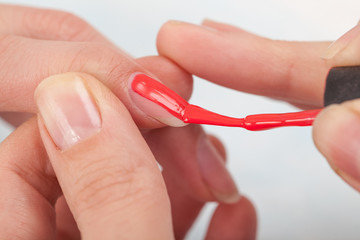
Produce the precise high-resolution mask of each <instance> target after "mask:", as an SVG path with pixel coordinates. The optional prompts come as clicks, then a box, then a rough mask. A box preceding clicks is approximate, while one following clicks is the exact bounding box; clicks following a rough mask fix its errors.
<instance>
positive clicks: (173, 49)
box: [157, 21, 330, 107]
mask: <svg viewBox="0 0 360 240" xmlns="http://www.w3.org/2000/svg"><path fill="white" fill-rule="evenodd" d="M203 25H204V26H196V25H192V24H187V23H181V22H174V21H170V22H168V23H166V24H165V25H164V26H163V27H162V28H161V30H160V32H159V35H158V41H157V46H158V51H159V53H160V55H163V56H166V57H168V58H170V59H172V60H174V61H175V62H177V63H178V64H179V65H180V66H181V67H183V68H184V69H185V70H187V71H188V72H190V73H193V74H195V75H197V76H199V77H201V78H205V79H207V80H209V81H211V82H214V83H217V84H220V85H223V86H225V87H229V88H233V89H236V90H240V91H244V92H248V93H254V94H259V95H263V96H268V97H273V98H277V99H283V100H286V101H289V102H292V103H296V104H299V105H312V106H314V107H315V106H317V107H318V106H322V101H323V100H322V97H323V92H324V85H325V78H326V74H327V72H328V70H329V68H330V66H329V63H327V62H326V61H324V60H322V59H321V58H320V56H321V54H322V53H323V52H324V51H325V49H326V48H327V47H328V45H329V43H328V42H287V41H275V40H270V39H266V38H262V37H259V36H257V35H254V34H251V33H248V32H246V31H244V30H241V29H238V28H236V27H232V26H229V25H225V24H220V23H216V22H212V21H205V22H204V23H203Z"/></svg>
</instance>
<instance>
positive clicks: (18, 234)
mask: <svg viewBox="0 0 360 240" xmlns="http://www.w3.org/2000/svg"><path fill="white" fill-rule="evenodd" d="M0 15H1V22H0V35H1V38H0V52H1V55H0V66H1V69H3V71H1V72H0V89H1V94H0V112H1V115H2V116H3V117H4V118H5V119H7V120H8V121H9V122H11V123H13V124H14V125H18V124H20V123H21V122H22V121H23V120H24V119H25V118H23V117H24V114H23V113H24V112H27V113H30V114H34V113H38V112H40V114H39V116H40V117H39V119H38V120H37V119H36V117H35V118H32V119H30V120H28V121H27V122H26V123H24V124H23V125H21V126H20V127H19V128H18V129H16V130H15V132H14V133H13V134H11V135H10V136H9V137H8V138H7V139H6V140H5V141H4V142H2V143H1V145H0V152H1V158H2V159H1V161H0V193H1V194H0V195H1V197H0V207H1V211H0V236H2V237H4V238H5V239H11V238H17V239H51V238H54V237H55V236H57V237H58V238H59V239H78V238H80V232H81V234H82V237H83V238H84V239H90V238H91V239H92V238H94V239H99V238H101V239H119V238H128V239H131V238H134V239H139V238H140V239H169V238H170V239H171V238H172V237H173V236H175V238H177V239H181V238H183V237H184V236H185V235H186V233H187V231H188V230H189V228H190V227H191V226H192V224H193V222H194V221H195V219H196V218H197V216H198V213H199V212H200V210H201V209H202V207H203V206H204V204H205V203H206V202H208V201H217V202H219V203H220V204H219V206H218V208H217V210H216V211H215V213H214V216H213V218H212V220H211V224H210V226H209V230H208V233H207V238H208V239H211V238H212V239H218V236H219V235H220V236H222V239H233V238H237V239H251V238H254V237H255V233H256V216H255V211H254V208H253V206H252V204H251V203H250V202H249V201H248V200H247V199H246V198H245V197H241V198H240V195H239V192H238V190H237V188H236V186H235V183H234V181H233V180H232V178H231V176H230V174H229V173H228V171H227V170H226V167H225V163H224V161H225V157H226V156H225V151H224V148H223V146H222V144H221V142H220V141H219V140H218V139H217V138H215V137H213V136H208V135H207V134H206V133H205V132H204V131H203V130H202V128H201V127H200V126H195V125H191V126H186V127H183V128H170V127H166V126H167V125H171V126H180V125H182V123H179V121H178V120H177V119H176V118H174V117H173V116H172V115H170V114H167V113H166V112H165V113H164V112H161V111H158V109H157V108H156V106H155V105H154V104H151V103H147V102H146V101H138V100H139V99H138V97H137V96H136V94H135V95H134V93H133V92H132V90H131V89H129V87H128V86H129V83H130V82H131V79H132V77H133V76H134V74H136V73H139V72H142V73H145V74H148V75H150V76H152V77H154V78H157V79H159V80H161V81H162V82H164V84H166V85H167V86H169V87H170V88H172V89H173V90H175V91H176V92H178V93H179V94H180V95H182V96H183V97H184V98H189V96H190V94H191V89H192V85H191V83H192V79H191V77H190V75H189V74H187V73H186V72H185V71H183V70H182V69H181V68H180V67H178V66H177V65H175V64H174V63H173V62H172V61H170V60H168V59H166V58H164V57H144V58H140V59H133V58H131V57H130V56H128V55H126V54H125V53H124V52H123V51H121V50H119V49H118V48H117V47H115V46H114V45H113V44H112V43H111V42H109V41H108V40H107V39H106V38H105V37H103V36H102V35H101V34H100V33H98V32H97V31H96V30H95V29H93V28H92V27H91V26H89V25H88V24H87V23H86V22H84V21H83V20H81V19H79V18H77V17H75V16H74V15H71V14H69V13H64V12H59V11H53V10H43V9H34V8H27V7H19V6H9V5H0ZM65 72H73V73H67V74H63V73H65ZM74 72H75V73H74ZM80 72H81V73H80ZM57 74H61V75H57ZM54 75H55V76H54ZM50 76H52V77H50ZM44 79H46V80H45V81H44V82H43V83H41V82H42V81H43V80H44ZM40 83H41V84H40ZM39 84H40V86H39V87H38V89H37V91H36V95H35V100H34V91H35V89H36V88H37V86H38V85H39ZM134 98H137V101H134ZM9 112H10V113H9ZM19 113H21V114H19ZM27 116H28V115H26V117H27ZM38 123H39V126H40V127H39V128H38V127H37V124H38ZM39 131H40V132H41V137H42V138H40V135H39ZM139 132H141V133H142V134H140V133H139ZM43 143H44V144H43ZM44 145H45V148H46V151H45V149H44ZM149 148H150V149H151V152H150V150H149ZM48 155H49V157H50V162H49V160H48ZM154 156H155V158H154ZM155 159H156V160H157V162H158V163H160V165H161V166H162V168H163V171H162V172H160V171H159V169H158V167H157V165H156V162H155ZM165 187H166V188H165ZM62 194H63V195H62ZM169 200H170V201H169ZM67 203H68V204H69V207H70V209H69V207H68V205H67ZM170 205H171V208H170V207H169V206H170ZM73 216H74V218H75V220H74V219H73ZM55 220H56V221H55ZM78 228H79V229H80V232H79V229H78ZM160 228H161V229H160ZM127 234H128V235H127ZM99 236H101V237H99Z"/></svg>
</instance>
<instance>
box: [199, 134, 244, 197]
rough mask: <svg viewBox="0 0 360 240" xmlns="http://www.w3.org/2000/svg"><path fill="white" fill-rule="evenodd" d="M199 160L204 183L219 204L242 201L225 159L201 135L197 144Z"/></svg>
mask: <svg viewBox="0 0 360 240" xmlns="http://www.w3.org/2000/svg"><path fill="white" fill-rule="evenodd" d="M197 159H198V164H199V170H200V172H201V175H202V177H203V180H204V182H205V183H206V185H207V186H208V188H209V190H210V191H211V193H212V194H213V195H214V197H215V198H216V199H217V200H218V201H219V202H223V203H235V202H237V201H239V200H240V194H239V191H238V189H237V187H236V184H235V182H234V180H233V179H232V177H231V175H230V173H229V172H228V171H227V169H226V167H225V163H224V159H222V157H221V156H220V154H219V152H218V151H217V150H216V148H215V147H214V146H213V145H212V144H211V142H210V140H209V139H208V138H207V136H206V135H205V134H201V135H200V136H199V139H198V142H197Z"/></svg>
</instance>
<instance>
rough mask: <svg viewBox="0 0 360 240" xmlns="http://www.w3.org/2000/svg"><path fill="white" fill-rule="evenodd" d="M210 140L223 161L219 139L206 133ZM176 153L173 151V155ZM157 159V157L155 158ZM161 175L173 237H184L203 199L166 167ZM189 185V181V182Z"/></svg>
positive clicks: (223, 155)
mask: <svg viewBox="0 0 360 240" xmlns="http://www.w3.org/2000/svg"><path fill="white" fill-rule="evenodd" d="M208 138H209V140H210V142H211V143H212V144H213V146H214V147H215V148H216V150H217V151H218V152H219V154H220V156H221V157H222V159H223V160H224V161H225V157H226V155H225V151H224V150H225V148H224V146H223V145H222V143H221V141H220V140H219V139H217V138H216V137H215V136H211V135H208ZM176 154H177V153H174V154H173V156H175V155H176ZM170 159H171V158H169V159H160V161H161V162H164V161H169V160H170ZM157 160H158V161H159V159H157ZM163 177H164V180H165V183H166V188H167V192H168V194H169V197H170V203H171V215H172V220H173V226H174V234H175V239H184V237H185V235H186V234H187V232H188V231H189V229H190V228H191V226H192V225H193V223H194V221H195V220H196V218H197V217H198V214H199V213H200V210H201V209H202V208H203V206H204V205H205V203H206V200H205V199H202V200H199V198H200V197H199V196H195V197H194V196H192V195H191V193H190V194H189V191H187V189H184V187H183V186H181V185H179V183H178V181H176V178H174V177H173V173H172V172H171V171H169V170H168V169H167V168H164V169H163ZM187 178H188V177H187V176H184V177H183V179H184V181H186V180H187ZM189 185H191V183H190V184H189Z"/></svg>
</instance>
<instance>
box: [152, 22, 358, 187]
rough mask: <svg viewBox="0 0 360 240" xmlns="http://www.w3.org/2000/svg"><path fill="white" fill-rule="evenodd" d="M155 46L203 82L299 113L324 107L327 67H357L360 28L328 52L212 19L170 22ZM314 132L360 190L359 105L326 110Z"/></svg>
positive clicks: (353, 103)
mask: <svg viewBox="0 0 360 240" xmlns="http://www.w3.org/2000/svg"><path fill="white" fill-rule="evenodd" d="M157 44H158V51H159V53H160V55H161V56H164V57H167V58H170V59H172V60H174V61H175V62H177V63H178V64H179V65H180V66H181V67H182V68H184V69H185V70H186V71H188V72H190V73H193V74H195V75H197V76H199V77H201V78H205V79H207V80H210V81H212V82H214V83H217V84H220V85H223V86H226V87H229V88H233V89H236V90H239V91H244V92H249V93H254V94H258V95H263V96H268V97H272V98H276V99H281V100H284V101H287V102H289V103H292V104H294V105H296V106H300V107H303V108H320V107H322V106H323V94H324V88H325V79H326V75H327V73H328V71H329V68H330V67H332V66H348V65H360V54H359V53H360V52H359V49H360V25H357V26H356V27H354V28H353V29H352V30H350V31H349V32H348V33H347V34H346V35H345V36H343V37H342V38H341V39H339V40H338V41H337V42H335V43H334V44H333V45H332V46H331V47H330V48H329V45H330V43H329V42H287V41H275V40H270V39H267V38H263V37H259V36H257V35H254V34H251V33H249V32H246V31H244V30H242V29H239V28H236V27H233V26H230V25H227V24H222V23H218V22H214V21H210V20H205V21H204V22H203V23H202V26H196V25H192V24H187V23H182V22H173V21H171V22H168V23H166V24H165V25H164V26H163V27H162V29H161V30H160V32H159V35H158V42H157ZM313 130H314V131H313V132H314V134H313V136H314V141H315V144H316V146H317V147H318V149H319V150H320V152H321V153H322V154H323V155H324V156H325V157H326V158H327V160H328V161H329V163H330V165H331V167H332V168H333V169H334V170H335V172H336V173H337V174H339V175H340V176H341V177H342V178H343V179H344V180H345V181H346V182H348V183H349V184H350V185H351V186H352V187H354V188H355V189H357V190H358V191H360V154H359V153H360V150H359V149H360V101H359V100H354V101H350V102H346V103H343V104H340V105H334V106H330V107H328V108H325V110H324V111H322V113H320V115H319V116H318V117H317V119H316V121H315V123H314V128H313Z"/></svg>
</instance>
